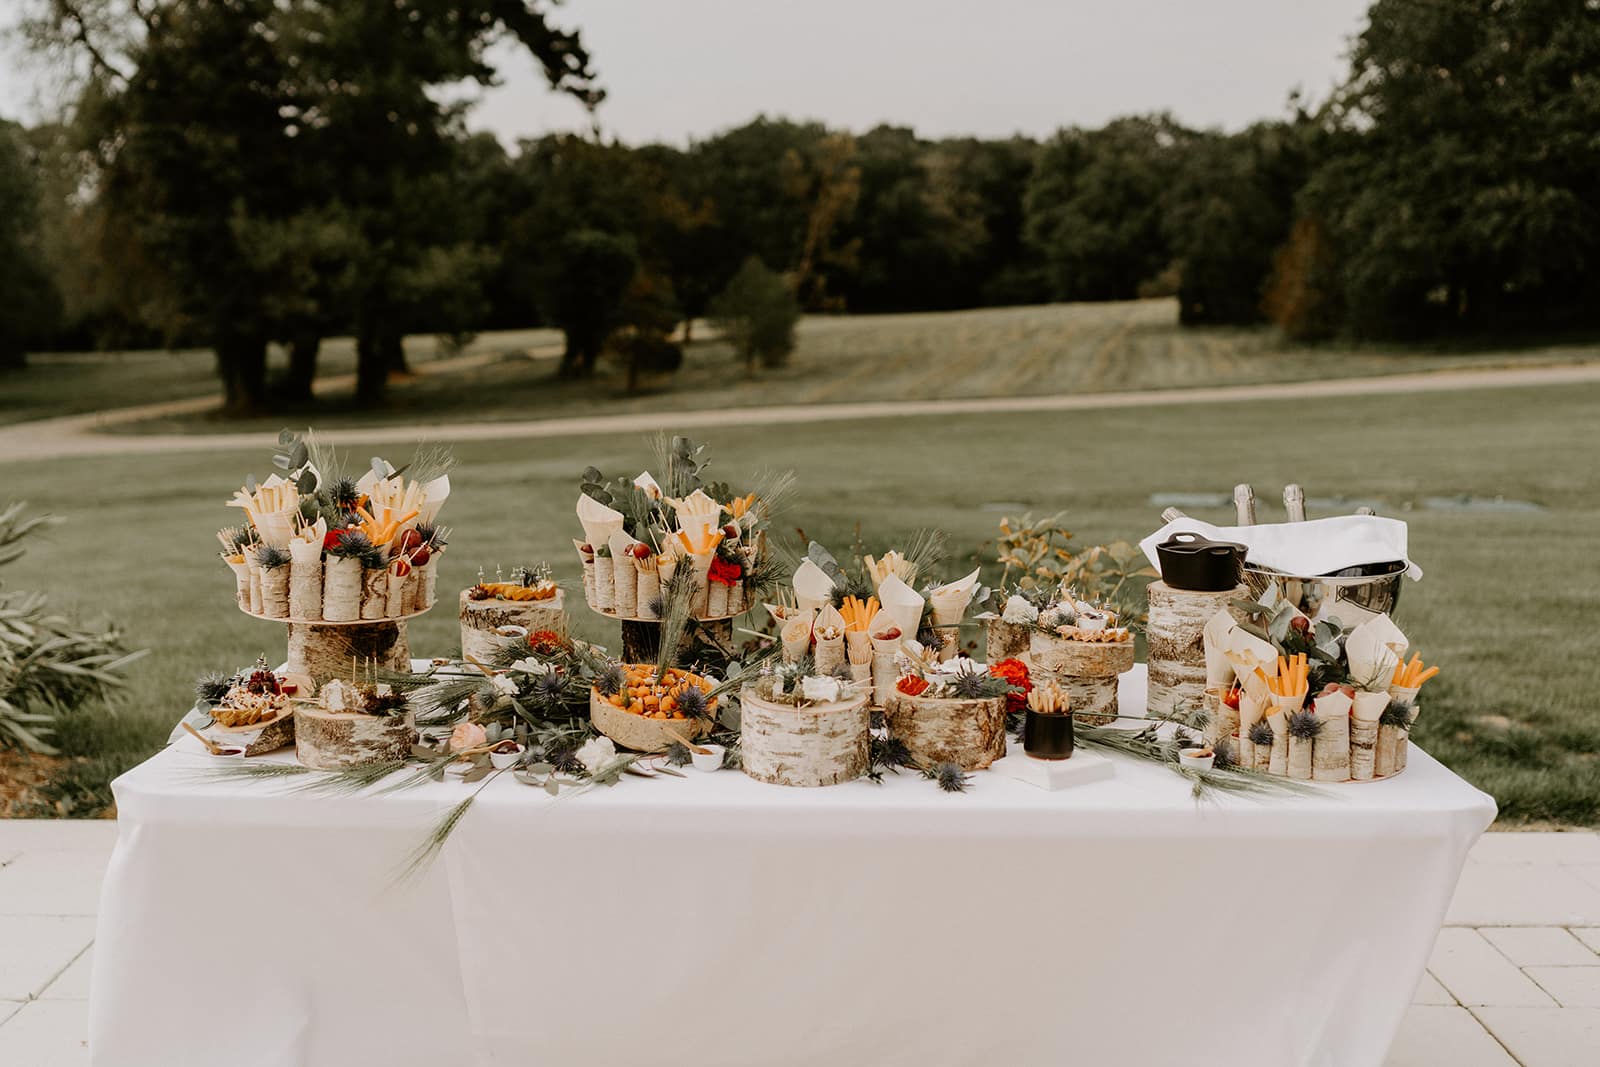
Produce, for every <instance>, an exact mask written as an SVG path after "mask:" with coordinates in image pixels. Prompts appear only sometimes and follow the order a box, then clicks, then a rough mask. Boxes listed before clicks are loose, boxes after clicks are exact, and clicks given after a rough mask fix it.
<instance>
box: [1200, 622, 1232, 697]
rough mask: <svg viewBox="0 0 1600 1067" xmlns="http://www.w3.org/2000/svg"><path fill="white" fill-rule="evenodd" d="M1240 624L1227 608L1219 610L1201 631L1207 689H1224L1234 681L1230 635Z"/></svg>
mask: <svg viewBox="0 0 1600 1067" xmlns="http://www.w3.org/2000/svg"><path fill="white" fill-rule="evenodd" d="M1238 625H1239V624H1238V623H1237V622H1236V621H1235V620H1234V618H1233V615H1232V614H1230V613H1229V611H1228V609H1227V608H1223V609H1221V610H1219V611H1218V612H1217V613H1216V614H1215V615H1213V616H1211V618H1209V619H1207V620H1206V625H1205V628H1204V629H1203V630H1201V631H1200V640H1201V644H1202V645H1203V646H1204V648H1205V655H1206V688H1207V689H1222V688H1225V687H1227V686H1228V684H1229V683H1231V682H1232V681H1233V664H1232V663H1230V662H1229V661H1228V635H1229V634H1231V633H1232V632H1233V631H1234V630H1235V629H1236V628H1237V627H1238Z"/></svg>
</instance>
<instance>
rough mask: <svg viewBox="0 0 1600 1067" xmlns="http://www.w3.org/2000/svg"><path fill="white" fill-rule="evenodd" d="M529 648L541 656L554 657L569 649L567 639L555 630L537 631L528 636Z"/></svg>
mask: <svg viewBox="0 0 1600 1067" xmlns="http://www.w3.org/2000/svg"><path fill="white" fill-rule="evenodd" d="M528 647H529V648H531V649H533V650H534V651H535V652H537V653H539V655H541V656H553V655H555V654H556V653H557V652H560V651H562V650H563V649H565V648H566V647H567V639H566V638H565V637H562V636H561V635H560V634H558V633H556V632H555V631H554V630H535V631H533V633H531V634H529V635H528Z"/></svg>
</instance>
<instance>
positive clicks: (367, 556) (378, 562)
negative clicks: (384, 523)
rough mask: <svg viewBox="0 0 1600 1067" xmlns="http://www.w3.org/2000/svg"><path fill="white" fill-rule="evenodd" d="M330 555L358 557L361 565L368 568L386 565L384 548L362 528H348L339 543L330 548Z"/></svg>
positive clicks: (347, 557) (372, 568)
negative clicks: (376, 543) (375, 542)
mask: <svg viewBox="0 0 1600 1067" xmlns="http://www.w3.org/2000/svg"><path fill="white" fill-rule="evenodd" d="M328 554H329V555H330V556H342V557H344V558H346V559H358V560H360V561H361V565H362V566H363V567H365V568H366V569H368V570H374V569H376V568H378V567H382V566H385V565H386V563H387V560H385V559H384V555H383V549H382V548H379V547H378V546H377V545H375V544H373V543H372V538H370V537H368V536H367V535H366V534H364V533H362V532H361V531H360V530H347V531H346V532H345V533H344V535H343V536H342V537H340V538H339V543H338V544H336V545H333V546H331V547H330V548H329V549H328Z"/></svg>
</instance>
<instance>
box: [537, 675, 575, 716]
mask: <svg viewBox="0 0 1600 1067" xmlns="http://www.w3.org/2000/svg"><path fill="white" fill-rule="evenodd" d="M570 688H571V685H570V679H568V677H567V675H566V672H565V671H559V670H552V671H545V672H544V673H543V674H541V675H539V676H538V677H536V678H534V680H533V688H532V690H531V691H530V692H531V695H532V697H533V699H534V700H535V701H537V702H538V703H540V704H542V705H544V706H545V707H548V708H555V707H559V706H560V705H561V704H562V703H563V702H565V700H566V698H567V691H568V689H570Z"/></svg>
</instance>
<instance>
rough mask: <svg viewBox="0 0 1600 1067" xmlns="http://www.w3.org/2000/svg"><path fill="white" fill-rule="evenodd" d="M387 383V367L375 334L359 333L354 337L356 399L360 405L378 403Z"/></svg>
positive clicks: (370, 332) (381, 398)
mask: <svg viewBox="0 0 1600 1067" xmlns="http://www.w3.org/2000/svg"><path fill="white" fill-rule="evenodd" d="M388 381H389V367H388V364H387V363H386V362H385V360H384V351H383V346H382V344H381V343H380V341H379V338H378V336H377V334H376V332H375V331H371V330H370V329H368V330H363V331H361V332H360V333H359V334H358V335H357V337H356V399H357V400H359V401H361V402H362V403H370V404H375V403H379V402H380V401H382V400H383V390H384V386H385V385H386V384H388Z"/></svg>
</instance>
